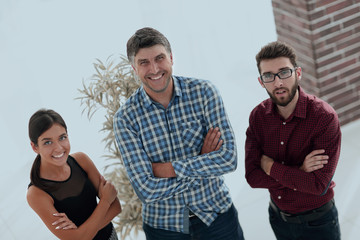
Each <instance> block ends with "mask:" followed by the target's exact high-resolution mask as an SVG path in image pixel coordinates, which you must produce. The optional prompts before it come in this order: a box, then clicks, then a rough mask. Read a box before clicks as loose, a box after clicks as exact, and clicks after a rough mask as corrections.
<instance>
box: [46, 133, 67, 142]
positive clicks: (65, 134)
mask: <svg viewBox="0 0 360 240" xmlns="http://www.w3.org/2000/svg"><path fill="white" fill-rule="evenodd" d="M63 136H67V133H63V134H61V135H60V136H59V137H63ZM51 139H52V138H43V139H41V141H49V140H51Z"/></svg>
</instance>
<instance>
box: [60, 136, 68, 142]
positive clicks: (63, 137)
mask: <svg viewBox="0 0 360 240" xmlns="http://www.w3.org/2000/svg"><path fill="white" fill-rule="evenodd" d="M65 139H67V136H66V135H64V136H61V137H60V138H59V140H60V141H64V140H65Z"/></svg>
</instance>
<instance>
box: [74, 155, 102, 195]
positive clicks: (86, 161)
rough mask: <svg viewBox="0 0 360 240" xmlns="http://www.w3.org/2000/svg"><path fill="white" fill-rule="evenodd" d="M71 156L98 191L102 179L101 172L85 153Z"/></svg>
mask: <svg viewBox="0 0 360 240" xmlns="http://www.w3.org/2000/svg"><path fill="white" fill-rule="evenodd" d="M70 156H71V157H73V158H74V159H75V161H76V162H77V163H78V164H79V166H80V167H81V168H82V169H83V170H84V171H85V172H86V173H87V175H88V178H89V179H90V181H91V182H92V183H93V185H94V186H95V188H96V189H97V186H98V184H99V179H100V172H99V170H98V169H97V168H96V166H95V164H94V162H93V161H92V160H91V159H90V157H89V156H88V155H86V154H85V153H83V152H76V153H72V154H71V155H70ZM97 190H98V189H97Z"/></svg>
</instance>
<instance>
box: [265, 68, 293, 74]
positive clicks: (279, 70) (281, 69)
mask: <svg viewBox="0 0 360 240" xmlns="http://www.w3.org/2000/svg"><path fill="white" fill-rule="evenodd" d="M287 69H291V67H282V68H279V69H278V71H277V73H279V72H281V71H283V70H287ZM266 73H271V74H274V73H273V72H264V73H262V75H263V74H266Z"/></svg>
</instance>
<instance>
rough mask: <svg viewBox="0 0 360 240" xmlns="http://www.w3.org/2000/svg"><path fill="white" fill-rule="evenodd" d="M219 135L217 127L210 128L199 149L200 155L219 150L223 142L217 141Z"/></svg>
mask: <svg viewBox="0 0 360 240" xmlns="http://www.w3.org/2000/svg"><path fill="white" fill-rule="evenodd" d="M220 135H221V133H220V131H219V128H218V127H216V128H210V129H209V131H208V133H207V134H206V136H205V139H204V144H203V146H202V148H201V154H205V153H210V152H212V151H217V150H219V149H220V147H221V145H222V144H223V140H220V141H219V139H220Z"/></svg>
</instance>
